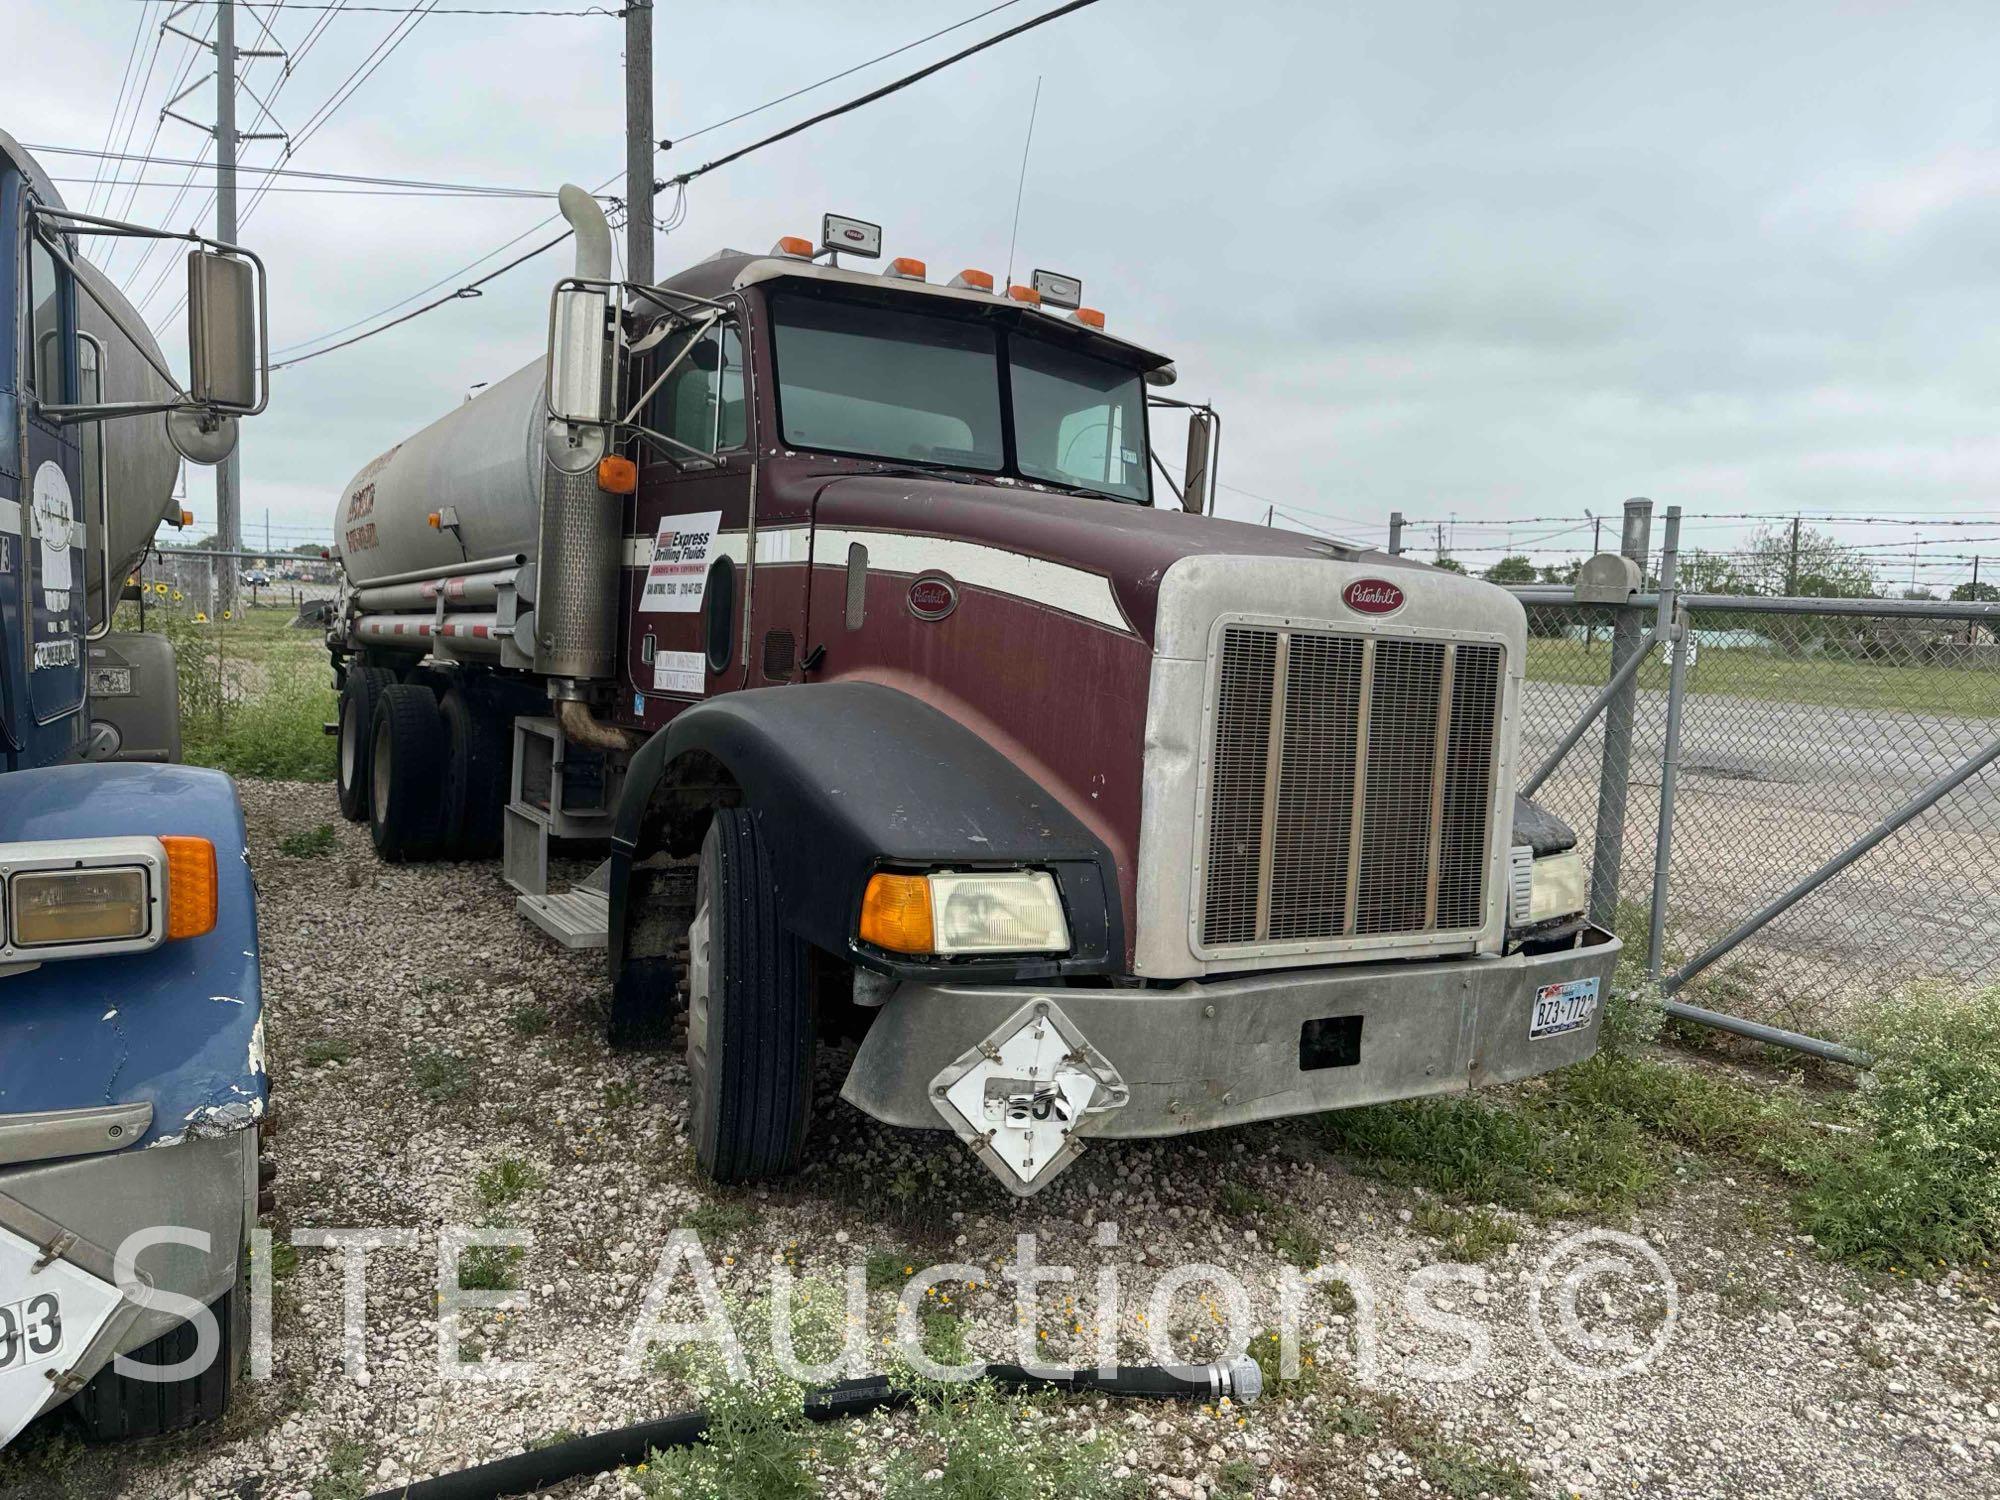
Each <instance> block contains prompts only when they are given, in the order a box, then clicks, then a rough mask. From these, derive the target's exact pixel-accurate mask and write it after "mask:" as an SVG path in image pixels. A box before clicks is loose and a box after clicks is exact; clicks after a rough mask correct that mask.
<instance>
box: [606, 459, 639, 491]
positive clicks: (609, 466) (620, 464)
mask: <svg viewBox="0 0 2000 1500" xmlns="http://www.w3.org/2000/svg"><path fill="white" fill-rule="evenodd" d="M597 487H598V488H599V489H600V490H603V491H604V492H605V493H606V494H607V495H629V494H631V493H632V492H633V491H634V490H636V489H638V488H639V466H638V465H637V464H635V463H633V462H632V460H631V459H629V458H621V457H619V456H618V455H617V454H616V453H611V454H607V455H605V456H604V457H603V458H600V459H599V460H598V461H597Z"/></svg>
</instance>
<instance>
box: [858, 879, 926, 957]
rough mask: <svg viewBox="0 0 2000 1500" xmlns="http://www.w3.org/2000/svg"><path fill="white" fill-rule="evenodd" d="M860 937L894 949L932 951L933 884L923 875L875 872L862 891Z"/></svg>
mask: <svg viewBox="0 0 2000 1500" xmlns="http://www.w3.org/2000/svg"><path fill="white" fill-rule="evenodd" d="M861 941H862V942H864V943H873V944H874V945H875V946H876V947H877V948H886V949H887V950H888V951H889V952H891V953H929V952H930V951H931V946H932V943H933V941H934V939H933V938H932V936H931V886H930V882H929V881H928V880H926V879H924V877H923V876H921V875H886V874H884V875H876V876H873V877H871V878H870V879H869V882H868V889H867V890H865V891H863V892H862V893H861Z"/></svg>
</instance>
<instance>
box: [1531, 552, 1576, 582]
mask: <svg viewBox="0 0 2000 1500" xmlns="http://www.w3.org/2000/svg"><path fill="white" fill-rule="evenodd" d="M1582 571H1583V559H1582V558H1580V557H1572V558H1571V559H1570V560H1569V561H1568V562H1559V563H1543V564H1542V566H1541V568H1540V569H1539V572H1540V574H1541V581H1542V582H1543V583H1567V584H1574V583H1575V582H1576V575H1577V574H1579V573H1581V572H1582Z"/></svg>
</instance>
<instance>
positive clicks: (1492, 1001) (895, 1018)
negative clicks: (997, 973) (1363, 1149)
mask: <svg viewBox="0 0 2000 1500" xmlns="http://www.w3.org/2000/svg"><path fill="white" fill-rule="evenodd" d="M1619 949H1620V944H1619V941H1618V939H1617V938H1615V937H1614V936H1612V935H1611V934H1610V933H1609V932H1606V931H1604V930H1602V929H1600V928H1594V927H1593V928H1588V929H1586V930H1585V931H1584V933H1583V934H1582V935H1581V938H1580V940H1579V944H1578V946H1576V947H1574V948H1566V949H1563V950H1561V951H1560V952H1555V953H1543V954H1535V955H1524V954H1515V955H1512V956H1509V957H1506V958H1465V959H1451V960H1439V961H1429V962H1402V963H1376V964H1352V965H1343V966H1341V967H1338V968H1323V969H1290V970H1283V971H1280V972H1277V973H1268V974H1257V975H1252V976H1248V977H1244V978H1235V979H1218V980H1190V981H1188V982H1186V983H1183V984H1178V985H1175V986H1174V987H1173V988H1171V989H1073V988H1065V989H1037V988H1034V987H1032V986H1025V985H1008V986H989V985H951V984H929V983H914V982H912V983H905V984H902V985H899V986H898V987H897V988H896V989H895V990H894V991H893V992H892V993H891V994H890V996H889V998H888V999H887V1001H886V1002H885V1003H884V1005H883V1007H882V1011H881V1013H880V1014H879V1015H878V1016H876V1018H875V1021H874V1023H873V1025H872V1026H871V1027H870V1028H869V1031H868V1034H867V1036H866V1037H865V1038H864V1039H863V1040H862V1043H861V1047H860V1050H859V1051H858V1052H857V1053H856V1055H855V1059H854V1065H853V1067H852V1068H851V1069H850V1071H849V1072H848V1075H847V1081H846V1083H845V1084H844V1085H843V1086H842V1088H841V1096H842V1097H843V1098H845V1099H846V1100H847V1101H848V1102H849V1103H850V1104H852V1105H854V1106H855V1107H856V1108H857V1109H860V1110H862V1111H863V1112H865V1113H867V1114H869V1115H872V1116H874V1117H875V1118H876V1119H878V1120H881V1121H883V1122H885V1123H887V1124H890V1125H900V1126H907V1127H910V1128H914V1129H941V1128H944V1127H945V1125H946V1120H945V1118H944V1116H943V1115H941V1113H940V1112H939V1109H938V1107H937V1106H936V1104H935V1103H934V1088H935V1084H936V1082H937V1080H938V1078H939V1077H940V1075H941V1073H942V1072H943V1071H944V1070H946V1069H947V1068H948V1067H950V1066H951V1065H952V1064H953V1062H954V1060H955V1059H958V1058H959V1057H961V1055H962V1054H964V1053H965V1052H966V1050H967V1049H968V1048H969V1047H976V1046H978V1045H979V1044H980V1042H981V1039H982V1038H985V1037H987V1036H989V1034H991V1033H992V1032H993V1031H994V1029H995V1028H996V1027H999V1026H1001V1025H1002V1024H1003V1023H1005V1022H1007V1021H1008V1019H1009V1018H1010V1017H1012V1016H1014V1015H1015V1014H1016V1013H1017V1012H1019V1011H1020V1010H1021V1009H1022V1007H1023V1006H1031V1005H1034V1004H1036V1003H1037V1002H1041V1001H1046V1002H1049V1003H1050V1004H1051V1005H1053V1006H1055V1007H1056V1008H1058V1009H1059V1010H1060V1012H1061V1013H1062V1015H1063V1016H1064V1017H1065V1018H1066V1019H1067V1021H1068V1022H1069V1023H1070V1025H1072V1026H1073V1027H1074V1028H1075V1030H1076V1031H1077V1032H1080V1033H1081V1034H1082V1036H1083V1037H1084V1038H1086V1039H1087V1040H1088V1042H1089V1043H1090V1044H1091V1046H1092V1047H1093V1048H1095V1050H1096V1051H1097V1052H1098V1053H1101V1054H1102V1056H1103V1057H1104V1059H1106V1060H1108V1062H1109V1064H1110V1065H1111V1067H1112V1068H1114V1069H1115V1070H1116V1072H1117V1074H1118V1076H1119V1078H1120V1080H1121V1081H1122V1083H1123V1085H1124V1088H1125V1091H1126V1095H1125V1098H1124V1101H1123V1102H1122V1103H1120V1104H1119V1105H1118V1106H1117V1107H1115V1108H1109V1109H1099V1110H1096V1111H1093V1112H1091V1113H1089V1114H1088V1115H1086V1116H1084V1117H1083V1118H1082V1119H1081V1120H1080V1121H1079V1122H1078V1123H1077V1126H1076V1131H1075V1133H1076V1134H1077V1135H1078V1136H1084V1137H1087V1136H1093V1135H1095V1136H1103V1137H1137V1136H1162V1135H1181V1134H1185V1133H1188V1132H1190V1131H1196V1130H1210V1129H1214V1128H1215V1127H1217V1126H1222V1125H1240V1124H1245V1123H1247V1122H1249V1121H1253V1120H1269V1119H1275V1118H1278V1117H1280V1116H1284V1115H1298V1114H1310V1113H1314V1112H1317V1111H1320V1110H1328V1109H1347V1108H1352V1107H1353V1106H1356V1105H1362V1104H1379V1103H1382V1102H1384V1101H1387V1100H1391V1099H1411V1098H1417V1097H1421V1096H1423V1095H1428V1094H1447V1093H1454V1092H1457V1091H1460V1090H1463V1089H1467V1088H1476V1087H1480V1086H1483V1085H1486V1084H1495V1083H1508V1082H1512V1081H1513V1080H1515V1079H1519V1078H1527V1077H1530V1076H1532V1075H1534V1074H1536V1073H1545V1072H1548V1071H1549V1070H1551V1069H1553V1068H1560V1067H1563V1066H1565V1065H1567V1064H1570V1063H1575V1062H1581V1061H1582V1060H1583V1059H1585V1058H1587V1057H1589V1056H1590V1055H1591V1054H1592V1053H1593V1052H1595V1051H1596V1050H1597V1035H1598V1028H1599V1025H1600V1023H1601V1021H1602V1017H1603V1000H1604V998H1606V997H1607V996H1608V994H1609V990H1610V981H1611V971H1612V969H1613V967H1614V966H1615V965H1616V964H1617V961H1618V953H1619ZM1590 979H1595V980H1596V981H1597V986H1598V991H1599V1000H1598V1005H1597V1007H1596V1010H1595V1012H1594V1013H1593V1014H1592V1015H1591V1017H1590V1019H1589V1021H1588V1023H1587V1024H1584V1025H1581V1026H1578V1027H1576V1028H1575V1029H1573V1030H1569V1031H1565V1032H1562V1033H1560V1034H1557V1035H1551V1036H1541V1037H1532V1038H1531V1037H1530V1035H1529V1025H1530V1016H1531V1014H1532V1013H1533V1011H1534V1007H1535V1000H1536V997H1537V995H1538V994H1540V993H1542V992H1543V991H1544V990H1546V989H1547V988H1548V987H1549V986H1552V985H1560V984H1566V983H1569V982H1572V981H1579V980H1584V981H1587V980H1590Z"/></svg>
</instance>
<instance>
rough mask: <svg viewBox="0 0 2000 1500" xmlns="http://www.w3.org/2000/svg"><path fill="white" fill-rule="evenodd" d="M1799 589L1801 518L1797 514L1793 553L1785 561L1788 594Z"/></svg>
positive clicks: (1794, 522) (1794, 526)
mask: <svg viewBox="0 0 2000 1500" xmlns="http://www.w3.org/2000/svg"><path fill="white" fill-rule="evenodd" d="M1798 591H1799V518H1798V517H1797V516H1793V517H1792V553H1791V557H1790V559H1789V560H1788V561H1787V562H1786V563H1785V592H1786V594H1788V595H1790V594H1796V593H1797V592H1798Z"/></svg>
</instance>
